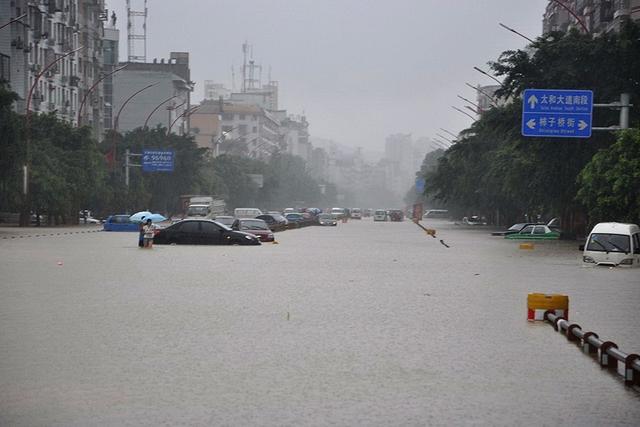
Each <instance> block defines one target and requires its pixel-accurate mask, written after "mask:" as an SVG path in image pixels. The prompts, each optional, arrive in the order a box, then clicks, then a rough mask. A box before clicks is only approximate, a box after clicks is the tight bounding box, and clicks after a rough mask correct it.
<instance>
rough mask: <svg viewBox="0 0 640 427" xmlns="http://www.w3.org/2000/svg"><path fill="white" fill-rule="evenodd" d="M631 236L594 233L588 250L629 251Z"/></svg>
mask: <svg viewBox="0 0 640 427" xmlns="http://www.w3.org/2000/svg"><path fill="white" fill-rule="evenodd" d="M630 244H631V236H625V235H622V234H600V233H596V234H592V235H591V237H590V238H589V243H588V245H587V250H588V251H597V252H629V249H630V247H629V246H630Z"/></svg>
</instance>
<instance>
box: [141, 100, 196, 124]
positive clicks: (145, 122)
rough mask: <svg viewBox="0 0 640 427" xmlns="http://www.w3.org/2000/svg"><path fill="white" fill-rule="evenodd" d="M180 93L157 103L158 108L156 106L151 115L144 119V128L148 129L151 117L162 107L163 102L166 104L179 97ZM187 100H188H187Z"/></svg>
mask: <svg viewBox="0 0 640 427" xmlns="http://www.w3.org/2000/svg"><path fill="white" fill-rule="evenodd" d="M177 97H178V95H173V96H172V97H171V98H167V99H165V100H164V101H162V102H161V103H160V104H158V105H156V108H154V109H153V110H152V111H151V112H150V113H149V115H148V116H147V119H146V120H145V121H144V126H143V127H142V129H143V130H145V129H147V125H148V124H149V120H150V119H151V116H153V113H155V112H156V111H158V108H160V107H161V106H162V105H163V104H166V103H167V102H169V101H171V100H172V99H173V98H177ZM185 102H186V101H185Z"/></svg>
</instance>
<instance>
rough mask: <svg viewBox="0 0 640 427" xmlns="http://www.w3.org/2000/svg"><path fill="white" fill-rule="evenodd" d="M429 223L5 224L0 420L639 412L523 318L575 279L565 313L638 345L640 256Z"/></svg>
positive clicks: (562, 341)
mask: <svg viewBox="0 0 640 427" xmlns="http://www.w3.org/2000/svg"><path fill="white" fill-rule="evenodd" d="M427 226H429V227H433V228H435V229H436V230H437V238H432V237H430V236H427V235H426V234H425V233H424V232H423V231H422V230H420V229H419V228H418V227H417V226H416V225H414V224H413V223H411V222H409V221H405V222H403V223H390V222H379V223H374V222H373V221H371V220H369V219H365V220H362V221H350V222H349V223H348V224H339V225H338V227H310V228H306V229H300V230H292V231H287V232H283V233H279V234H277V235H276V238H277V240H278V242H279V244H277V245H274V244H263V245H262V246H259V247H239V246H235V247H224V246H219V247H216V246H209V247H205V246H159V245H158V246H156V247H154V248H153V249H152V250H141V249H138V248H137V246H136V244H137V235H136V234H135V233H86V234H73V235H61V236H46V237H38V238H35V237H34V238H17V239H4V240H0V273H1V277H2V280H1V282H0V324H1V325H2V326H1V330H0V424H1V425H20V426H45V425H46V426H86V425H149V426H156V425H203V426H204V425H274V426H276V425H341V426H347V425H381V426H382V425H469V424H491V425H542V424H545V425H580V426H583V425H637V423H638V420H640V393H639V392H638V391H636V390H633V389H630V388H627V387H625V386H624V385H623V382H622V380H621V378H620V377H618V376H615V375H612V374H610V373H608V372H606V371H603V370H601V368H600V367H599V366H598V364H597V363H596V362H595V361H594V360H593V359H591V358H590V357H587V356H585V355H584V354H582V353H581V352H580V351H579V349H578V348H577V346H575V345H573V344H571V343H569V342H568V341H567V339H566V338H565V337H564V336H563V335H561V334H559V333H557V332H555V331H554V330H553V328H552V327H551V326H549V325H546V324H542V323H536V324H532V323H528V322H527V321H526V297H527V294H528V293H530V292H543V293H562V294H567V295H569V298H570V320H571V321H572V322H577V323H579V324H580V325H581V326H582V328H583V330H585V331H595V332H596V333H598V334H599V335H600V338H603V339H606V340H611V341H614V342H615V343H617V344H618V345H619V347H620V349H621V350H623V351H625V352H627V353H640V316H639V315H638V313H639V311H638V307H640V269H621V268H618V269H608V268H585V267H582V266H581V261H580V259H581V253H580V252H579V251H578V250H576V248H577V245H578V243H576V242H554V241H548V242H539V243H536V245H535V249H534V250H532V251H531V250H529V251H524V250H520V249H518V242H517V241H515V242H514V241H508V240H505V239H503V238H501V237H491V236H489V231H488V230H487V229H472V228H463V227H461V226H456V225H453V224H451V223H448V222H439V223H438V222H434V223H429V224H427ZM57 231H59V230H57ZM29 232H31V233H32V234H37V233H36V232H35V231H34V229H31V230H29ZM0 233H3V234H0V237H4V236H7V235H8V234H7V232H5V231H1V232H0ZM440 239H442V240H443V241H444V242H445V243H446V244H447V245H449V246H450V247H449V248H447V247H445V246H444V245H443V244H441V243H440Z"/></svg>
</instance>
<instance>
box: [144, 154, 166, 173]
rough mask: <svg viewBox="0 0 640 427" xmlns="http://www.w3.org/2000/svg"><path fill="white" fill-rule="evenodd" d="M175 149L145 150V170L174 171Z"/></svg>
mask: <svg viewBox="0 0 640 427" xmlns="http://www.w3.org/2000/svg"><path fill="white" fill-rule="evenodd" d="M173 160H174V152H173V150H144V151H143V152H142V170H143V171H144V172H173Z"/></svg>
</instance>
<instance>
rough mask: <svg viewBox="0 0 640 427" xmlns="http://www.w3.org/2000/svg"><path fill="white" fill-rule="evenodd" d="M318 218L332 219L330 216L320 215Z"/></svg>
mask: <svg viewBox="0 0 640 427" xmlns="http://www.w3.org/2000/svg"><path fill="white" fill-rule="evenodd" d="M318 218H320V219H333V215H331V214H320V216H319V217H318Z"/></svg>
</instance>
